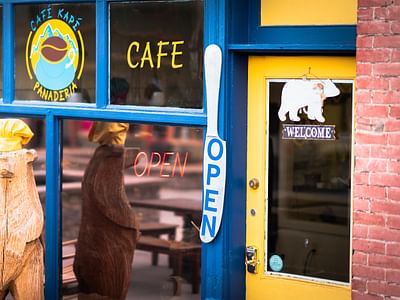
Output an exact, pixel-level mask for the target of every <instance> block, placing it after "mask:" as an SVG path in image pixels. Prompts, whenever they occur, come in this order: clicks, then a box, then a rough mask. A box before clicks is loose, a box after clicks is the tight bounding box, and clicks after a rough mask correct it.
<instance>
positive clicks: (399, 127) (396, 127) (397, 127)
mask: <svg viewBox="0 0 400 300" xmlns="http://www.w3.org/2000/svg"><path fill="white" fill-rule="evenodd" d="M399 100H400V99H399ZM385 131H400V120H396V121H387V122H386V123H385Z"/></svg>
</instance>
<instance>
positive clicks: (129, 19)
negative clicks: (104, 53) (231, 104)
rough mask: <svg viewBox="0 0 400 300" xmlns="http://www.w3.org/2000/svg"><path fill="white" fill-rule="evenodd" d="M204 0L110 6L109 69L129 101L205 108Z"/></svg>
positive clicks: (131, 102)
mask: <svg viewBox="0 0 400 300" xmlns="http://www.w3.org/2000/svg"><path fill="white" fill-rule="evenodd" d="M202 48H203V1H199V0H194V1H137V2H124V3H111V4H110V73H111V77H123V78H125V79H126V80H127V81H128V82H129V85H130V87H131V89H130V91H129V96H128V99H127V103H126V104H130V105H148V106H173V107H188V108H201V107H202V89H203V86H202Z"/></svg>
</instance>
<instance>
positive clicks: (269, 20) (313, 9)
mask: <svg viewBox="0 0 400 300" xmlns="http://www.w3.org/2000/svg"><path fill="white" fill-rule="evenodd" d="M356 23H357V0H261V25H262V26H274V25H343V24H356Z"/></svg>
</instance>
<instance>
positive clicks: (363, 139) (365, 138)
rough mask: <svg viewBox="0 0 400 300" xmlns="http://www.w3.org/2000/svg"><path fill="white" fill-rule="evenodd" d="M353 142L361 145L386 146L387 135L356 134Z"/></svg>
mask: <svg viewBox="0 0 400 300" xmlns="http://www.w3.org/2000/svg"><path fill="white" fill-rule="evenodd" d="M355 140H356V141H357V143H361V144H367V145H371V144H379V145H382V144H386V143H387V135H386V134H382V133H380V134H369V133H356V135H355Z"/></svg>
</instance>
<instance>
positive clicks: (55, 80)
mask: <svg viewBox="0 0 400 300" xmlns="http://www.w3.org/2000/svg"><path fill="white" fill-rule="evenodd" d="M15 15H16V16H18V17H16V18H15V23H16V25H15V74H16V76H15V98H16V99H18V100H44V101H50V102H95V98H94V96H95V78H96V68H95V65H96V60H95V58H96V53H95V49H96V34H95V33H96V26H95V24H96V17H95V16H96V15H95V5H94V4H54V5H16V6H15Z"/></svg>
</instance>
